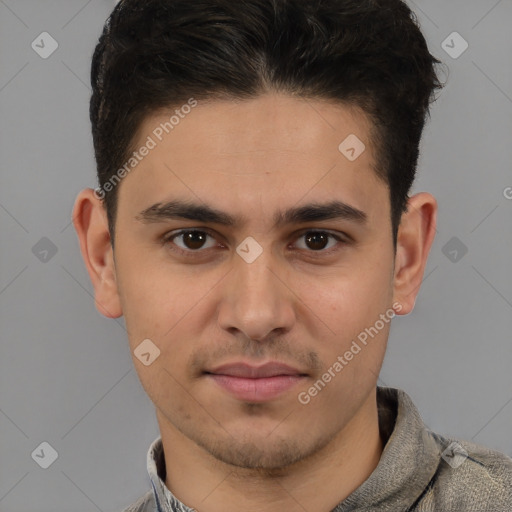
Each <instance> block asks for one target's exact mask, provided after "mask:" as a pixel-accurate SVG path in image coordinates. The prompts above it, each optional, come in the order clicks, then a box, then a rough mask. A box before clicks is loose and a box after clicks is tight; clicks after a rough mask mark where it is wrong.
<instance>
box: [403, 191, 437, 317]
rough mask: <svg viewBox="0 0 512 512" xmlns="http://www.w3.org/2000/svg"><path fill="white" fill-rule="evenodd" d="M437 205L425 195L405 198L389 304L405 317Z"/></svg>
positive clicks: (429, 241)
mask: <svg viewBox="0 0 512 512" xmlns="http://www.w3.org/2000/svg"><path fill="white" fill-rule="evenodd" d="M436 222H437V201H436V200H435V198H434V197H433V196H432V195H431V194H427V193H425V192H422V193H419V194H416V195H414V196H412V197H411V198H409V201H408V203H407V211H406V212H404V214H403V215H402V219H401V222H400V227H399V229H398V235H397V250H396V255H395V272H394V288H393V300H394V301H395V302H398V303H399V304H400V305H401V306H402V307H401V309H400V308H397V309H396V310H395V311H396V313H397V314H398V315H407V314H408V313H410V312H411V311H412V310H413V309H414V304H415V303H416V296H417V295H418V292H419V289H420V285H421V282H422V280H423V274H424V271H425V266H426V264H427V258H428V254H429V252H430V248H431V246H432V242H433V241H434V236H435V232H436Z"/></svg>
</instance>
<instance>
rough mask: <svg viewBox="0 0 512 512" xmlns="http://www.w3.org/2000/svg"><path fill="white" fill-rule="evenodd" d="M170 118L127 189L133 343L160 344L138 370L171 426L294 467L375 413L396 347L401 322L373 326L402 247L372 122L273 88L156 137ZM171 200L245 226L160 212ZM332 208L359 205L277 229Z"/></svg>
mask: <svg viewBox="0 0 512 512" xmlns="http://www.w3.org/2000/svg"><path fill="white" fill-rule="evenodd" d="M172 114H173V112H172V111H170V112H166V113H163V114H161V115H160V114H159V115H154V116H151V117H148V118H147V119H146V120H145V122H144V124H143V126H142V129H141V131H140V133H139V134H138V140H137V144H136V147H137V148H139V147H140V146H142V145H144V144H145V143H146V141H147V140H148V139H147V137H148V136H151V137H152V139H153V140H154V142H156V147H154V148H153V149H151V151H150V152H149V154H148V155H147V156H146V157H144V158H143V159H142V161H141V162H140V163H139V164H138V165H137V167H136V168H135V169H134V170H132V171H131V172H130V173H129V174H128V175H127V176H126V177H125V178H124V179H123V181H122V183H121V184H120V185H119V187H120V189H119V202H118V213H117V220H116V239H115V252H114V259H115V280H116V283H117V290H118V293H119V300H120V303H121V305H122V311H123V314H124V316H125V321H126V326H127V330H128V335H129V342H130V347H131V351H132V354H133V352H134V350H135V349H136V348H137V347H138V346H139V345H140V344H141V342H142V341H143V340H146V339H149V340H151V342H152V343H153V344H154V345H156V346H157V347H158V349H159V350H160V355H159V357H157V358H156V359H155V361H154V362H153V363H152V364H150V365H149V366H145V365H143V364H142V363H141V362H140V361H139V359H138V358H136V357H135V356H134V357H133V360H134V364H135V367H136V369H137V372H138V375H139V378H140V380H141V382H142V385H143V386H144V388H145V390H146V392H147V393H148V395H149V397H150V398H151V400H152V401H153V402H154V404H155V406H156V409H157V417H158V421H159V424H160V428H161V431H162V434H163V433H164V432H165V431H167V432H177V431H179V432H181V434H183V435H184V436H186V438H188V439H189V440H192V441H193V442H195V443H196V444H198V445H199V446H201V447H202V448H204V449H206V450H207V452H209V453H210V454H212V455H214V456H215V457H216V458H217V459H219V460H222V461H224V462H227V463H230V464H235V465H238V466H243V467H264V468H269V469H270V468H277V467H282V466H285V465H287V464H290V463H292V462H295V461H298V460H301V459H303V458H305V457H306V456H308V455H311V454H313V453H315V452H317V451H318V450H319V449H321V448H322V447H324V446H326V444H327V443H328V442H329V441H331V440H333V439H334V438H335V437H336V435H338V434H339V433H340V432H341V431H342V429H344V428H346V427H347V428H348V426H349V424H350V422H351V421H352V420H354V418H357V416H358V414H362V411H363V410H366V411H367V410H368V397H369V396H370V393H371V392H372V391H374V389H375V385H376V381H377V376H378V374H379V370H380V367H381V364H382V360H383V357H384V352H385V345H386V340H387V337H388V332H389V322H383V321H382V320H381V321H380V322H378V323H377V326H378V328H377V329H375V325H376V322H377V321H378V320H379V319H382V316H381V315H383V314H386V312H388V313H389V311H390V308H391V306H392V304H393V261H394V250H393V242H392V232H391V222H390V213H389V212H390V204H389V197H388V188H387V186H386V185H385V183H383V182H382V181H381V180H379V179H378V178H377V177H376V175H375V173H374V171H373V170H372V169H371V165H372V164H373V163H374V158H375V153H374V148H372V147H371V146H370V141H369V127H370V125H369V124H368V122H367V120H366V118H365V117H364V116H363V115H362V114H361V113H360V112H357V111H353V110H349V109H348V108H346V107H342V106H340V105H336V104H328V103H325V102H320V101H315V100H308V101H305V100H301V99H294V98H291V97H288V96H281V95H267V96H261V97H259V98H257V99H253V100H250V101H243V102H236V103H235V102H227V101H226V102H224V101H222V102H221V101H217V102H213V103H209V104H202V103H199V105H198V106H197V107H195V108H194V109H192V112H191V113H190V114H188V115H187V116H186V117H185V118H184V119H181V120H180V123H179V124H178V125H176V126H175V127H174V129H173V130H172V132H170V133H169V134H165V132H164V134H163V137H162V140H161V141H159V140H158V139H157V138H156V137H155V135H154V130H155V129H157V127H158V126H159V125H160V123H165V122H166V121H168V120H169V117H170V116H171V115H172ZM351 134H354V135H356V136H357V137H358V138H359V139H360V140H361V141H363V142H364V144H365V145H366V149H365V151H363V153H362V154H361V155H360V156H359V157H358V158H356V159H355V160H354V161H350V160H349V159H348V158H347V156H346V155H347V154H348V155H351V152H350V150H349V151H348V153H342V152H341V151H340V150H339V149H338V147H339V145H340V143H342V142H343V141H344V140H345V139H346V138H347V137H348V136H349V135H351ZM170 201H183V202H187V203H189V204H190V203H194V204H197V205H199V206H203V207H206V206H207V207H209V208H212V209H215V210H217V211H219V212H224V213H225V214H226V215H229V216H232V217H234V218H235V220H236V223H235V225H225V224H222V223H218V222H210V221H209V220H208V219H202V220H193V219H184V218H167V219H166V218H164V217H163V216H159V217H158V218H157V216H156V215H153V216H151V214H150V212H148V211H147V210H148V209H149V208H150V207H151V206H153V205H155V204H160V205H164V204H165V203H168V202H170ZM334 201H338V202H341V203H344V204H345V205H347V206H348V207H350V208H345V209H344V211H345V215H341V216H339V217H335V218H331V219H325V218H319V220H318V219H317V220H315V219H314V218H313V219H311V218H310V219H309V220H307V219H304V217H301V218H299V219H298V222H296V220H297V219H295V220H294V219H293V218H292V219H286V217H285V216H284V215H283V217H284V220H285V221H290V222H284V223H278V224H277V225H275V221H276V219H277V217H276V215H277V214H278V213H282V214H284V213H285V212H286V211H287V210H289V209H297V208H300V207H303V206H305V205H308V204H312V203H315V204H316V205H317V206H318V205H320V204H328V203H332V202H334ZM355 210H359V211H360V212H363V213H364V216H362V215H359V216H358V215H356V214H355V213H354V212H355ZM144 211H146V215H143V214H142V212H144ZM216 220H220V219H216ZM244 221H245V222H244ZM180 230H188V231H187V232H186V233H184V234H183V233H182V234H181V236H180V235H179V234H178V232H179V231H180ZM194 231H198V232H200V233H194ZM171 234H176V235H177V236H175V237H174V238H173V239H169V238H168V239H167V241H164V239H165V237H169V236H170V235H171ZM336 237H338V238H336ZM258 251H261V253H260V254H259V255H258ZM256 256H257V257H256ZM382 325H383V326H382ZM371 327H373V330H371V332H372V336H369V335H368V334H367V343H366V344H363V343H361V341H358V336H359V335H360V334H361V333H362V332H364V331H365V329H369V328H371ZM376 330H377V331H378V333H375V331H376ZM366 332H367V333H368V331H366ZM359 339H361V337H360V338H359ZM354 341H356V342H357V345H358V346H359V351H358V350H357V348H355V346H354V345H353V342H354ZM351 348H352V350H351ZM347 352H351V353H352V354H353V357H345V356H344V355H345V354H346V353H347ZM339 357H341V358H342V360H343V361H344V363H342V362H341V361H340V359H339ZM336 362H338V365H336ZM267 363H271V364H273V363H276V364H278V365H279V364H282V365H287V367H288V368H287V369H283V367H279V366H271V365H270V366H269V365H267ZM339 365H341V369H340V366H339ZM329 369H330V372H329ZM326 372H327V373H328V374H329V375H330V376H331V378H330V379H329V378H328V377H324V378H323V377H322V376H323V375H324V374H326ZM319 380H320V381H322V382H323V385H322V384H318V381H319ZM326 381H327V382H326ZM315 383H317V385H316V388H315V389H316V392H315V391H314V390H313V391H312V390H311V388H312V387H314V385H315ZM373 407H375V405H374V404H373ZM365 408H366V409H365Z"/></svg>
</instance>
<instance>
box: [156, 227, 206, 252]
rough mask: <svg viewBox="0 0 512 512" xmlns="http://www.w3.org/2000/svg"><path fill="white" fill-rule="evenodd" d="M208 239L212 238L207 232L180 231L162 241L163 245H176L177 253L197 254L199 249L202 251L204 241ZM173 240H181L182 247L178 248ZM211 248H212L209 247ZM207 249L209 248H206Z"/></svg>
mask: <svg viewBox="0 0 512 512" xmlns="http://www.w3.org/2000/svg"><path fill="white" fill-rule="evenodd" d="M208 237H210V238H212V239H213V236H212V235H210V234H209V233H208V232H207V231H199V230H195V229H188V230H182V231H178V232H173V233H171V234H170V235H168V236H165V237H164V239H163V242H164V244H168V243H172V244H174V245H177V247H178V252H198V250H199V249H203V248H204V247H203V246H204V243H205V240H206V239H207V238H208ZM174 239H181V240H182V243H183V244H184V246H180V245H179V244H176V243H175V242H174ZM211 247H213V246H211ZM206 248H207V249H208V248H209V247H206Z"/></svg>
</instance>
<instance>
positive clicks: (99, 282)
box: [73, 188, 123, 318]
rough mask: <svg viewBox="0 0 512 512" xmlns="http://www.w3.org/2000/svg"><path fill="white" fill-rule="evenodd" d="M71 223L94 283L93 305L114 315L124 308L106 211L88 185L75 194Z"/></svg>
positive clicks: (111, 315)
mask: <svg viewBox="0 0 512 512" xmlns="http://www.w3.org/2000/svg"><path fill="white" fill-rule="evenodd" d="M73 225H74V226H75V230H76V232H77V234H78V238H79V240H80V250H81V252H82V257H83V259H84V262H85V266H86V267H87V271H88V273H89V277H90V279H91V282H92V284H93V286H94V295H95V305H96V309H97V310H98V311H99V312H100V313H101V314H102V315H104V316H106V317H108V318H117V317H119V316H121V315H122V313H123V312H122V308H121V301H120V299H119V293H118V288H117V282H116V272H115V266H114V253H113V249H112V244H111V241H110V234H109V231H108V221H107V214H106V211H105V207H104V205H103V203H102V201H101V200H100V199H99V198H98V197H97V196H96V195H95V193H94V190H93V189H91V188H87V189H84V190H82V191H81V192H80V194H78V196H77V198H76V201H75V205H74V207H73Z"/></svg>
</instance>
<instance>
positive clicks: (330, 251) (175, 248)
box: [161, 228, 349, 258]
mask: <svg viewBox="0 0 512 512" xmlns="http://www.w3.org/2000/svg"><path fill="white" fill-rule="evenodd" d="M186 233H201V234H205V235H208V236H210V237H212V238H215V236H214V234H213V233H212V232H211V231H209V230H207V229H194V228H190V229H182V230H179V231H177V232H175V231H172V232H171V233H167V234H166V235H164V236H163V237H162V238H161V242H162V245H167V246H169V248H170V249H171V250H172V251H174V252H177V253H179V254H181V255H185V256H187V257H192V258H195V257H201V256H202V254H201V253H204V252H206V251H208V249H213V247H209V248H207V249H197V250H195V251H194V250H192V249H188V250H185V249H182V248H181V247H178V246H176V245H175V244H174V243H173V242H172V241H173V240H174V238H177V237H179V236H181V235H184V234H186ZM307 234H323V235H327V236H329V237H331V238H334V239H335V240H336V241H338V242H340V243H341V245H342V246H343V245H347V244H348V243H349V241H348V240H346V239H344V238H343V237H340V236H337V235H334V234H333V233H330V232H329V231H325V230H320V229H317V230H315V229H308V230H305V231H302V232H301V233H299V234H298V235H297V238H301V237H303V236H305V235H307ZM344 236H345V238H348V236H347V235H344ZM171 244H172V246H171ZM341 248H342V247H340V244H338V246H336V247H331V248H330V249H326V250H324V249H320V250H318V251H313V250H309V251H308V250H306V252H308V253H311V255H313V257H316V256H315V255H316V254H318V255H319V256H329V255H331V254H333V253H334V252H337V251H339V250H341ZM299 250H301V251H302V250H305V249H299Z"/></svg>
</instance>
